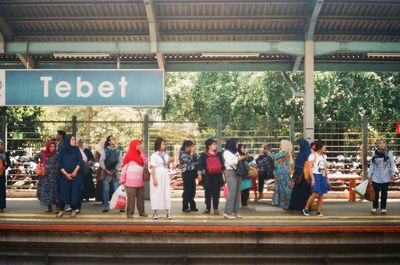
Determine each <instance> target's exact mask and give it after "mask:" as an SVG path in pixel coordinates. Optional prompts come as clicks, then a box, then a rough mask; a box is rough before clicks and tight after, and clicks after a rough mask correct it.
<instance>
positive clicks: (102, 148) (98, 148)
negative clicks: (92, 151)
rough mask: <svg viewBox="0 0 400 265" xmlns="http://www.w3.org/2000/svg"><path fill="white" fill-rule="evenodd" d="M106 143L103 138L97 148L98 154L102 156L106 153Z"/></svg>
mask: <svg viewBox="0 0 400 265" xmlns="http://www.w3.org/2000/svg"><path fill="white" fill-rule="evenodd" d="M105 142H106V139H105V138H103V139H101V140H100V142H99V144H98V145H97V146H96V152H97V153H99V154H101V153H103V151H104V143H105Z"/></svg>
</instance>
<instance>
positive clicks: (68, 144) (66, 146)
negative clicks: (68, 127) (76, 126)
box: [61, 134, 79, 155]
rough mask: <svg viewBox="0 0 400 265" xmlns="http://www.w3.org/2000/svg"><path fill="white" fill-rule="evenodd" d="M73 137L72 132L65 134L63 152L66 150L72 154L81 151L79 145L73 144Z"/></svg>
mask: <svg viewBox="0 0 400 265" xmlns="http://www.w3.org/2000/svg"><path fill="white" fill-rule="evenodd" d="M71 138H72V135H70V134H68V135H67V136H65V139H64V146H63V149H62V150H61V152H64V153H66V154H68V155H71V154H73V153H74V152H76V151H79V147H77V146H76V145H75V146H72V145H71Z"/></svg>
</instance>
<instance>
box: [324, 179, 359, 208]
mask: <svg viewBox="0 0 400 265" xmlns="http://www.w3.org/2000/svg"><path fill="white" fill-rule="evenodd" d="M328 179H329V181H331V180H344V181H348V182H349V201H351V202H354V201H356V193H355V192H354V190H353V188H355V187H356V180H361V179H362V177H361V176H359V175H357V174H328Z"/></svg>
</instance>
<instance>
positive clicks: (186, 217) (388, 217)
mask: <svg viewBox="0 0 400 265" xmlns="http://www.w3.org/2000/svg"><path fill="white" fill-rule="evenodd" d="M68 215H69V213H65V216H68ZM125 216H126V215H125V214H119V215H115V214H114V215H106V214H79V215H78V217H79V218H98V219H97V220H103V219H113V218H126V217H125ZM149 216H150V215H149ZM4 217H6V218H7V217H20V218H26V217H39V218H54V217H55V214H31V213H29V214H24V213H3V214H0V220H1V219H3V218H4ZM173 217H174V218H178V219H189V220H194V219H202V220H203V219H220V218H222V216H221V215H173ZM135 218H138V219H142V220H145V219H146V218H143V217H138V216H135ZM243 218H244V219H271V220H272V219H294V220H298V219H321V217H318V216H312V215H311V216H303V215H300V214H299V215H288V216H284V215H266V216H263V215H244V216H243ZM323 218H324V219H326V218H329V219H345V220H347V219H372V220H376V219H399V221H400V216H399V215H386V216H384V215H376V216H372V215H365V216H364V215H354V216H343V215H340V216H334V215H326V216H324V217H323Z"/></svg>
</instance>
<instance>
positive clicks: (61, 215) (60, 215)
mask: <svg viewBox="0 0 400 265" xmlns="http://www.w3.org/2000/svg"><path fill="white" fill-rule="evenodd" d="M63 215H64V212H63V211H59V212H58V214H57V215H56V217H57V218H61V217H63Z"/></svg>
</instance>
